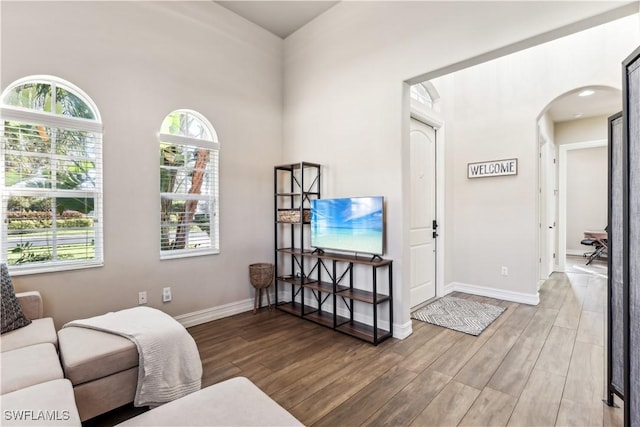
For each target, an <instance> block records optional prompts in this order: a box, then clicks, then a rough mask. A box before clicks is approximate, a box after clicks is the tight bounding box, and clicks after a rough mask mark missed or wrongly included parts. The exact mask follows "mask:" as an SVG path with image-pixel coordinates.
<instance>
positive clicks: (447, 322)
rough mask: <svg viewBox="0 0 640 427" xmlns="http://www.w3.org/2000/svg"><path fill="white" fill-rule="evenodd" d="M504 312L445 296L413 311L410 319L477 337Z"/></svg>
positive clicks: (490, 305)
mask: <svg viewBox="0 0 640 427" xmlns="http://www.w3.org/2000/svg"><path fill="white" fill-rule="evenodd" d="M504 310H505V308H504V307H499V306H497V305H492V304H485V303H482V302H477V301H470V300H467V299H462V298H456V297H450V296H446V297H442V298H440V299H439V300H436V301H434V302H432V303H431V304H429V305H427V306H426V307H423V308H421V309H419V310H417V311H414V312H413V313H411V318H412V319H416V320H421V321H423V322H427V323H432V324H434V325H438V326H444V327H445V328H449V329H453V330H455V331H460V332H464V333H466V334H470V335H476V336H477V335H480V333H481V332H482V331H484V329H485V328H486V327H487V326H489V325H490V324H491V323H492V322H493V321H494V320H496V319H497V318H498V316H500V315H501V314H502V312H503V311H504Z"/></svg>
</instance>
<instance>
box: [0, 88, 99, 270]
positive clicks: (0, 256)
mask: <svg viewBox="0 0 640 427" xmlns="http://www.w3.org/2000/svg"><path fill="white" fill-rule="evenodd" d="M36 83H42V84H48V85H50V86H51V92H52V100H51V105H52V106H54V105H56V94H57V88H62V89H64V90H65V91H67V92H69V93H70V94H72V95H74V96H76V97H78V98H79V99H80V100H81V101H82V102H83V103H85V104H86V106H87V107H88V108H89V109H90V110H91V112H92V114H93V116H94V119H85V118H81V117H73V116H66V115H62V114H57V113H55V112H48V111H40V110H35V109H29V108H24V107H20V106H15V105H10V104H5V103H4V99H5V96H6V95H7V94H8V93H9V92H10V91H12V90H14V89H15V88H17V87H20V86H25V85H27V84H36ZM5 122H18V123H21V124H27V125H29V124H30V125H41V126H44V127H47V128H52V129H56V130H59V129H64V130H71V131H80V132H90V133H92V134H93V137H94V138H93V144H94V146H95V147H94V151H93V153H94V154H95V156H96V157H95V160H94V165H95V174H96V184H95V187H94V188H93V189H90V190H89V189H85V190H65V189H58V188H54V187H52V188H47V189H46V190H45V191H42V190H34V189H29V188H22V189H19V190H17V189H10V187H6V185H5V183H6V181H5V178H6V174H5V169H6V164H5V148H4V144H5V138H6V136H5ZM103 136H104V128H103V124H102V119H101V117H100V112H99V110H98V108H97V106H96V105H95V103H94V102H93V100H92V99H91V97H89V96H88V95H87V94H86V93H85V92H84V91H83V90H82V89H80V88H78V87H77V86H75V85H73V84H72V83H70V82H68V81H65V80H63V79H60V78H58V77H54V76H28V77H24V78H21V79H19V80H16V81H14V82H13V83H11V84H10V85H8V86H7V87H6V88H5V89H4V90H3V91H2V94H1V95H0V138H1V141H0V142H2V144H1V145H2V149H0V188H2V192H3V196H2V199H1V200H0V218H1V219H2V224H1V225H0V242H1V243H2V248H3V249H2V250H1V251H0V260H1V261H2V262H7V265H8V268H9V270H10V271H11V274H12V275H15V276H19V275H27V274H37V273H47V272H56V271H68V270H78V269H85V268H95V267H101V266H103V265H104V246H103V245H104V233H103V216H104V215H103V213H104V210H103V196H104V191H103V176H104V174H103V168H104V165H103ZM51 148H53V142H52V145H51ZM48 154H49V155H50V156H51V157H52V158H53V156H52V151H51V150H49V151H48ZM79 192H80V193H84V194H90V195H92V198H93V199H94V210H93V212H94V219H93V229H94V258H93V259H88V260H72V261H67V260H55V261H46V262H41V263H40V262H38V263H26V264H22V265H16V264H12V265H10V264H9V263H8V255H9V254H8V250H7V248H8V241H9V229H8V221H4V218H5V217H6V215H7V210H8V207H7V206H6V204H5V201H8V198H9V197H8V196H11V195H24V196H25V197H50V198H57V197H61V196H63V197H64V195H65V194H67V195H69V196H74V195H77V194H78V193H79ZM52 228H53V229H54V230H55V231H54V235H56V232H57V230H58V228H57V226H56V225H52ZM56 239H57V238H56ZM56 242H57V240H56Z"/></svg>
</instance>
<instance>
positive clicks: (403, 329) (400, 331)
mask: <svg viewBox="0 0 640 427" xmlns="http://www.w3.org/2000/svg"><path fill="white" fill-rule="evenodd" d="M412 333H413V328H412V327H411V320H409V321H408V322H407V323H404V324H398V323H394V324H393V337H394V338H397V339H399V340H403V339H405V338H407V337H408V336H409V335H411V334H412Z"/></svg>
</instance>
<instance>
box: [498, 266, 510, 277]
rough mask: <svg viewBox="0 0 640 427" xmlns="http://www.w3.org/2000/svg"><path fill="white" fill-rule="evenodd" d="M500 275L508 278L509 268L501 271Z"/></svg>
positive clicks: (503, 268)
mask: <svg viewBox="0 0 640 427" xmlns="http://www.w3.org/2000/svg"><path fill="white" fill-rule="evenodd" d="M500 274H502V275H503V276H508V275H509V269H508V268H507V267H502V270H500Z"/></svg>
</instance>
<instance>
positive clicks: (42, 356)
mask: <svg viewBox="0 0 640 427" xmlns="http://www.w3.org/2000/svg"><path fill="white" fill-rule="evenodd" d="M16 297H17V298H18V300H19V301H20V304H21V305H22V308H23V312H24V314H25V316H26V317H27V318H29V319H31V320H32V323H31V324H30V325H28V326H25V327H23V328H20V329H17V330H15V331H11V332H7V333H5V334H2V335H1V338H0V346H1V349H2V357H1V363H2V366H1V368H2V377H1V380H0V390H1V396H0V406H1V409H2V420H0V425H3V426H4V425H7V426H13V425H29V426H33V425H43V426H63V425H64V426H80V425H81V421H86V420H87V419H89V418H92V417H94V416H96V415H99V414H102V413H104V412H107V411H109V410H111V409H114V408H117V407H119V406H122V405H125V404H127V403H129V402H132V401H133V398H134V395H135V389H136V382H137V369H138V352H137V350H136V347H135V345H134V344H133V343H132V342H131V341H129V340H128V339H126V338H122V337H119V336H116V335H112V334H107V333H104V332H98V331H94V330H90V329H85V328H75V327H70V328H63V329H62V330H60V331H59V332H58V333H57V334H56V331H55V327H54V324H53V320H52V319H51V318H43V309H42V298H41V297H40V294H39V293H38V292H26V293H22V294H16ZM58 348H59V350H60V356H59V357H58V351H57V350H58ZM61 362H62V363H61ZM124 425H131V426H156V425H167V426H168V425H180V426H196V425H206V426H215V425H227V426H229V425H243V426H259V425H271V426H275V425H278V426H300V425H302V424H300V422H299V421H298V420H297V419H295V418H294V417H293V416H292V415H291V414H289V413H288V412H287V411H286V410H285V409H284V408H282V407H281V406H280V405H278V404H277V403H276V402H275V401H273V400H272V399H271V398H270V397H269V396H267V395H266V394H265V393H264V392H262V391H261V390H260V389H259V388H258V387H256V386H255V385H254V384H253V383H252V382H251V381H249V380H248V379H246V378H242V377H239V378H233V379H231V380H228V381H224V382H222V383H218V384H214V385H212V386H209V387H207V388H204V389H202V390H200V391H198V392H195V393H192V394H189V395H187V396H185V397H182V398H180V399H177V400H174V401H173V402H169V403H167V404H165V405H162V406H160V407H158V408H155V409H152V410H150V411H148V412H145V413H143V414H141V415H139V416H137V417H135V418H133V419H130V420H128V421H127V422H125V424H124Z"/></svg>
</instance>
